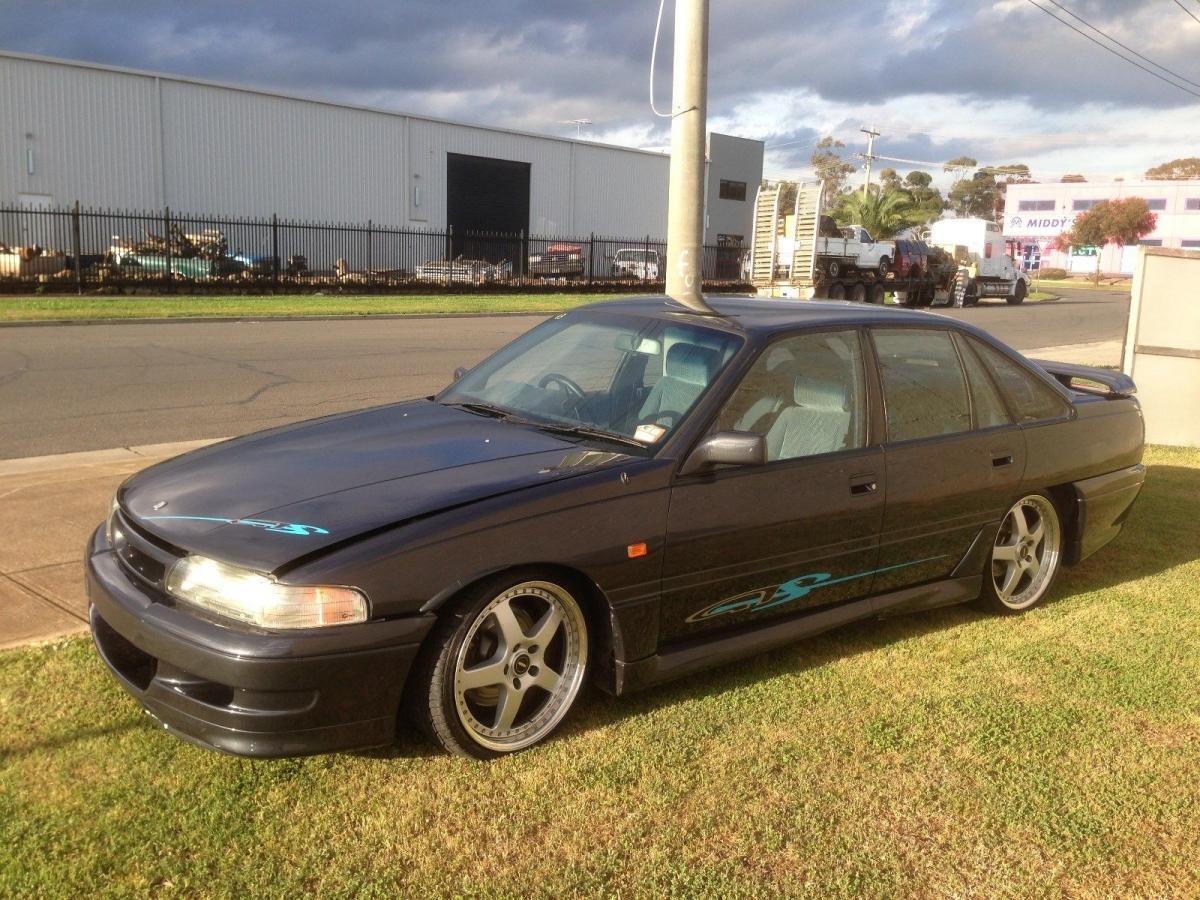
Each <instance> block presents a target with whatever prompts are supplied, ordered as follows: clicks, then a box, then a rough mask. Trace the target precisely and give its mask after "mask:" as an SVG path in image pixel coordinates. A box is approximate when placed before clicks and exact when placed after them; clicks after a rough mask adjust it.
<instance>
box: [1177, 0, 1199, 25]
mask: <svg viewBox="0 0 1200 900" xmlns="http://www.w3.org/2000/svg"><path fill="white" fill-rule="evenodd" d="M1175 5H1176V6H1178V7H1179V8H1180V9H1182V10H1183V11H1184V12H1185V13H1187V14H1188V15H1189V16H1191V17H1192V18H1193V19H1195V20H1196V21H1197V22H1200V16H1197V15H1196V14H1195V13H1194V12H1192V11H1191V10H1190V9H1188V8H1187V7H1186V6H1184V5H1183V4H1182V3H1180V2H1179V0H1175Z"/></svg>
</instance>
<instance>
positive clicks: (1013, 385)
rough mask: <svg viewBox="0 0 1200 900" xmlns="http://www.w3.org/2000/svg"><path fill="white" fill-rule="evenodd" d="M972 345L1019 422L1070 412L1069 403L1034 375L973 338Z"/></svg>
mask: <svg viewBox="0 0 1200 900" xmlns="http://www.w3.org/2000/svg"><path fill="white" fill-rule="evenodd" d="M970 343H971V346H972V347H973V348H975V350H976V351H977V352H978V353H979V355H980V356H981V357H982V359H983V362H984V365H986V366H987V367H988V369H989V370H990V371H991V373H992V375H993V376H995V379H996V383H997V384H999V385H1000V389H1001V390H1002V391H1004V393H1005V395H1006V396H1007V397H1008V399H1009V401H1010V404H1011V406H1012V408H1013V412H1015V413H1016V416H1017V421H1019V422H1036V421H1038V420H1041V419H1056V418H1060V417H1062V416H1065V415H1068V414H1069V413H1070V411H1071V410H1070V407H1069V406H1068V405H1067V401H1066V400H1064V399H1063V398H1062V397H1061V396H1059V394H1058V392H1057V391H1055V390H1054V388H1052V387H1050V385H1048V384H1046V383H1045V382H1043V381H1042V380H1041V379H1040V378H1038V377H1037V376H1036V375H1034V374H1033V373H1032V372H1027V371H1025V369H1023V368H1022V367H1021V366H1019V365H1017V364H1016V363H1015V362H1013V361H1012V360H1011V359H1009V358H1008V357H1007V356H1005V355H1004V354H1003V353H1001V352H1000V351H999V350H996V349H995V348H993V347H989V346H988V345H987V344H985V343H983V342H982V341H977V340H974V339H970Z"/></svg>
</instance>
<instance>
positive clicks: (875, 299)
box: [867, 284, 887, 306]
mask: <svg viewBox="0 0 1200 900" xmlns="http://www.w3.org/2000/svg"><path fill="white" fill-rule="evenodd" d="M886 293H887V292H886V291H885V290H884V289H883V285H882V284H876V285H872V286H871V290H870V292H869V293H868V294H867V302H868V303H871V304H873V305H875V306H883V304H884V301H885V300H886V297H885V294H886Z"/></svg>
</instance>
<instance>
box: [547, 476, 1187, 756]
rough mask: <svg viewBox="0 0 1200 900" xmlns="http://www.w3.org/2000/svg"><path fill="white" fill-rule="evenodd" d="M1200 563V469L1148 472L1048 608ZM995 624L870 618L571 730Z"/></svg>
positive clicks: (919, 616)
mask: <svg viewBox="0 0 1200 900" xmlns="http://www.w3.org/2000/svg"><path fill="white" fill-rule="evenodd" d="M1196 559H1200V469H1192V468H1187V467H1184V466H1165V465H1156V466H1149V467H1148V472H1147V477H1146V483H1145V486H1144V487H1143V489H1142V493H1141V496H1140V497H1139V498H1138V502H1137V504H1136V505H1135V506H1134V509H1133V512H1132V513H1131V514H1130V518H1129V521H1128V522H1127V523H1126V527H1125V528H1124V529H1123V530H1122V532H1121V534H1120V535H1118V537H1117V538H1116V539H1115V540H1114V541H1113V542H1111V543H1110V544H1109V545H1108V546H1107V547H1104V548H1102V549H1101V550H1100V551H1099V552H1097V553H1096V554H1095V555H1094V556H1091V557H1089V558H1088V559H1086V560H1084V561H1083V562H1081V563H1079V564H1078V565H1076V566H1073V567H1071V568H1069V569H1064V570H1063V571H1062V572H1061V573H1060V576H1059V578H1058V580H1057V581H1056V583H1055V586H1054V588H1053V590H1052V592H1051V595H1050V597H1049V598H1047V600H1046V601H1045V603H1047V604H1054V603H1061V602H1063V601H1065V600H1068V599H1071V598H1073V597H1077V596H1079V595H1081V594H1087V593H1090V592H1093V591H1098V590H1104V589H1105V588H1111V587H1116V586H1118V585H1121V584H1125V583H1127V582H1130V581H1136V580H1138V579H1141V578H1146V577H1150V576H1153V575H1157V574H1159V573H1161V572H1164V571H1166V570H1168V569H1171V568H1173V567H1175V566H1178V565H1182V564H1184V563H1188V562H1192V561H1194V560H1196ZM992 618H995V616H994V614H992V613H989V612H986V611H983V610H981V609H979V608H977V607H976V606H974V605H973V604H966V605H959V606H951V607H945V608H943V609H936V610H930V611H926V612H917V613H911V614H908V615H899V616H891V617H887V618H886V619H883V620H880V619H864V620H862V621H860V622H854V623H851V624H849V625H844V626H842V627H840V628H837V629H834V630H832V631H829V632H826V633H824V634H821V635H817V636H814V637H811V638H806V639H804V640H801V641H798V642H796V643H795V644H792V645H789V646H787V647H782V648H779V649H776V650H772V651H768V652H765V653H762V654H758V655H756V656H750V657H747V658H746V659H743V660H740V661H737V662H733V663H729V664H725V665H722V666H720V667H717V668H714V669H711V670H709V671H707V672H703V673H700V674H698V675H692V676H689V677H688V679H687V680H686V681H681V682H669V683H666V684H663V685H658V686H655V687H652V688H649V689H647V690H645V691H640V692H638V693H635V694H631V695H628V696H625V697H619V698H618V697H612V696H609V695H606V694H602V693H600V692H599V691H595V692H594V694H595V696H593V697H592V698H591V700H590V702H588V703H587V704H586V708H584V709H581V710H580V711H579V714H578V715H576V716H573V717H572V718H571V720H570V721H569V722H568V723H567V724H566V725H565V726H564V728H563V731H562V733H563V734H571V733H575V732H580V731H586V730H590V729H592V728H596V727H602V726H604V725H607V724H610V723H613V722H616V721H620V720H621V719H623V718H626V717H628V716H630V715H636V714H638V713H644V712H650V711H653V710H654V709H657V708H659V707H662V706H667V705H671V704H675V703H679V702H681V701H684V700H687V699H689V698H694V697H702V696H709V695H712V694H719V693H724V692H725V691H730V690H736V689H740V688H743V687H746V686H749V685H752V684H754V683H755V682H758V681H761V680H762V679H764V678H770V677H773V676H777V675H785V674H796V673H799V672H804V671H806V670H810V669H817V668H820V667H821V666H824V665H826V664H830V663H834V662H836V661H837V660H839V659H845V658H848V657H851V656H855V655H857V654H859V653H867V652H870V651H873V650H878V649H880V648H883V647H887V646H889V645H891V644H894V643H898V642H900V641H904V640H908V639H910V638H914V637H920V636H922V635H924V634H929V633H933V632H937V631H941V630H943V629H948V628H955V627H959V626H962V625H964V624H968V623H970V622H974V621H978V620H981V619H992Z"/></svg>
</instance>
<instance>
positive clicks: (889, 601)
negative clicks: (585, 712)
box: [613, 575, 983, 695]
mask: <svg viewBox="0 0 1200 900" xmlns="http://www.w3.org/2000/svg"><path fill="white" fill-rule="evenodd" d="M982 583H983V579H982V576H980V575H970V576H967V577H963V578H948V579H946V580H944V581H935V582H931V583H930V584H923V585H919V586H917V587H910V588H904V589H903V590H899V591H894V592H893V593H890V594H881V595H880V596H878V597H867V598H864V599H862V600H854V601H851V602H849V603H843V604H841V605H840V606H834V607H831V608H830V609H824V610H821V611H820V612H814V613H809V614H807V615H804V616H800V617H798V618H795V619H789V620H787V621H785V622H778V623H774V624H768V625H759V626H757V627H755V628H751V629H747V630H744V631H740V632H738V633H736V634H731V635H728V636H726V637H722V638H716V639H713V640H697V641H690V642H688V643H686V644H680V645H678V646H676V647H671V648H668V649H666V650H664V651H663V652H660V653H657V654H655V655H654V656H648V657H646V658H645V659H639V660H635V661H633V662H623V661H621V660H616V661H615V663H614V666H613V692H614V693H615V694H618V695H619V694H625V693H629V692H630V691H635V690H639V689H641V688H644V687H649V686H651V685H654V684H660V683H662V682H664V681H671V680H673V679H675V678H682V677H683V676H685V675H691V674H692V673H694V672H699V671H701V670H703V669H711V668H713V667H715V666H720V665H724V664H725V663H729V662H733V661H734V660H737V659H741V658H743V657H746V656H751V655H753V654H756V653H762V652H764V651H767V650H773V649H775V648H776V647H783V646H786V645H787V644H792V643H794V642H796V641H798V640H801V639H802V638H806V637H811V636H813V635H815V634H820V633H821V632H823V631H829V630H830V629H831V628H837V627H839V626H841V625H848V624H849V623H851V622H857V621H859V620H860V619H869V618H871V617H872V616H883V615H898V614H900V613H910V612H917V611H919V610H925V609H934V608H936V607H939V606H950V605H952V604H955V603H965V602H967V601H968V600H974V599H975V598H976V597H978V596H979V591H980V588H981V586H982Z"/></svg>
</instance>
